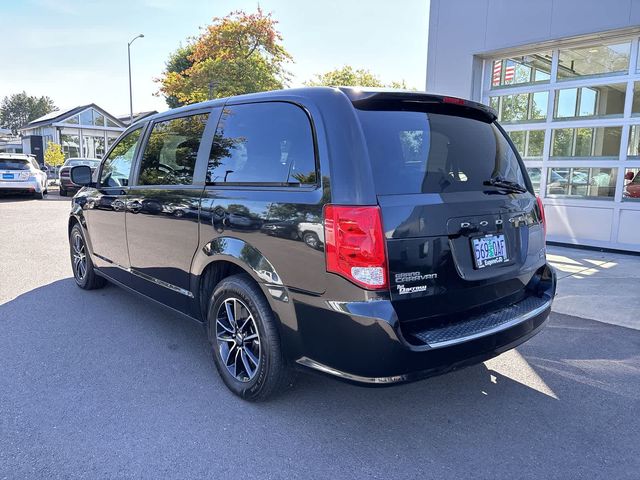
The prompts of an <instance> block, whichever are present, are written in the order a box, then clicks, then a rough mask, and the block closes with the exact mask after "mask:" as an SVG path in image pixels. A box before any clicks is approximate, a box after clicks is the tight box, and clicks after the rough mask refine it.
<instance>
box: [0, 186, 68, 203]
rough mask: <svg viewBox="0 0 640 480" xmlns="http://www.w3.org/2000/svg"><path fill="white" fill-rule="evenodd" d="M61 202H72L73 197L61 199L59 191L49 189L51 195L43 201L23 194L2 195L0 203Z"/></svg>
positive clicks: (46, 196) (0, 194) (0, 195)
mask: <svg viewBox="0 0 640 480" xmlns="http://www.w3.org/2000/svg"><path fill="white" fill-rule="evenodd" d="M61 200H66V201H67V202H70V201H71V197H61V196H60V194H59V193H58V190H51V189H49V194H48V195H45V197H44V198H43V199H41V200H40V199H36V198H34V197H33V195H29V194H23V193H0V203H16V202H27V201H33V202H35V201H37V202H59V201H61Z"/></svg>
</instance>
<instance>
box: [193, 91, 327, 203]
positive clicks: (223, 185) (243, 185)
mask: <svg viewBox="0 0 640 480" xmlns="http://www.w3.org/2000/svg"><path fill="white" fill-rule="evenodd" d="M265 103H288V104H291V105H293V106H294V107H298V108H300V109H301V110H302V112H303V113H304V114H305V115H306V117H307V120H308V121H309V127H310V128H311V138H312V145H313V157H314V159H313V160H314V166H315V174H316V181H315V182H314V183H305V184H300V183H287V182H207V181H206V174H207V170H208V166H209V165H208V163H209V154H210V151H209V152H207V159H206V160H207V162H206V168H205V179H204V184H205V186H206V187H207V188H213V189H222V190H255V189H256V187H259V189H261V190H262V189H266V190H287V191H291V190H293V191H306V190H315V189H317V188H319V187H320V159H319V153H318V138H317V133H316V126H315V123H314V121H313V116H312V115H311V112H310V111H309V109H308V108H307V107H306V106H305V105H303V104H301V103H299V102H296V101H292V100H288V99H280V98H276V99H273V100H272V99H265V100H255V101H229V102H227V103H225V104H224V105H223V106H222V108H221V109H220V110H221V111H220V115H219V117H218V119H217V122H216V128H215V130H214V131H213V136H215V133H216V132H217V131H218V126H219V124H220V121H221V120H222V116H223V115H224V109H225V108H228V107H229V108H232V107H236V106H240V105H254V104H265ZM213 136H212V138H211V144H210V145H211V146H213Z"/></svg>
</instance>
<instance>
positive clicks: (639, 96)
mask: <svg viewBox="0 0 640 480" xmlns="http://www.w3.org/2000/svg"><path fill="white" fill-rule="evenodd" d="M639 57H640V55H639ZM631 114H632V115H640V82H633V101H632V102H631Z"/></svg>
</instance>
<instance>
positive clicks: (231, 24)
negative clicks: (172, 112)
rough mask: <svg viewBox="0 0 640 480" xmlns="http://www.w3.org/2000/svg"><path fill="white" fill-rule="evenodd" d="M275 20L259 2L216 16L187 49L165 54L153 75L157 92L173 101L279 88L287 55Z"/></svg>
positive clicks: (175, 103) (173, 102)
mask: <svg viewBox="0 0 640 480" xmlns="http://www.w3.org/2000/svg"><path fill="white" fill-rule="evenodd" d="M276 25H277V21H276V20H274V19H273V18H272V16H271V14H264V13H263V11H262V10H261V9H260V8H258V10H257V12H256V13H252V14H247V13H245V12H244V11H242V10H239V11H235V12H232V13H230V14H229V15H227V16H226V17H224V18H214V19H213V23H212V24H211V25H209V26H208V27H206V28H205V29H204V32H203V33H202V34H201V35H200V37H198V38H197V39H196V40H195V41H194V42H193V43H192V44H190V45H188V46H187V47H184V49H186V50H180V49H178V50H177V51H176V52H174V53H173V54H172V56H171V57H170V58H169V61H168V62H167V68H166V69H165V71H164V72H163V74H162V76H161V77H160V78H159V79H157V81H158V82H159V83H160V92H159V94H161V95H163V96H164V97H165V98H166V99H167V103H168V104H169V105H170V106H172V105H184V104H189V103H195V102H201V101H204V100H207V99H208V98H219V97H226V96H230V95H240V94H243V93H252V92H260V91H265V90H275V89H279V88H283V87H284V86H285V85H286V83H287V81H288V73H287V72H286V70H285V69H284V65H285V63H287V62H289V61H291V55H289V53H288V52H287V51H286V50H285V49H284V48H283V47H282V45H281V42H282V36H281V35H280V33H279V32H278V31H277V30H276V28H275V27H276ZM188 62H191V65H189V66H188V67H187V68H185V69H184V70H181V69H182V68H183V67H184V66H186V65H187V64H188ZM170 102H171V103H170Z"/></svg>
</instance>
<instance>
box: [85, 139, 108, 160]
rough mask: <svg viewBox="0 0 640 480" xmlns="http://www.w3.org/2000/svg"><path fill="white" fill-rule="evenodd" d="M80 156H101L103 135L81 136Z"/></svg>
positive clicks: (102, 153)
mask: <svg viewBox="0 0 640 480" xmlns="http://www.w3.org/2000/svg"><path fill="white" fill-rule="evenodd" d="M82 156H83V157H85V158H102V157H103V156H104V136H102V135H100V136H91V135H83V136H82Z"/></svg>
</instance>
